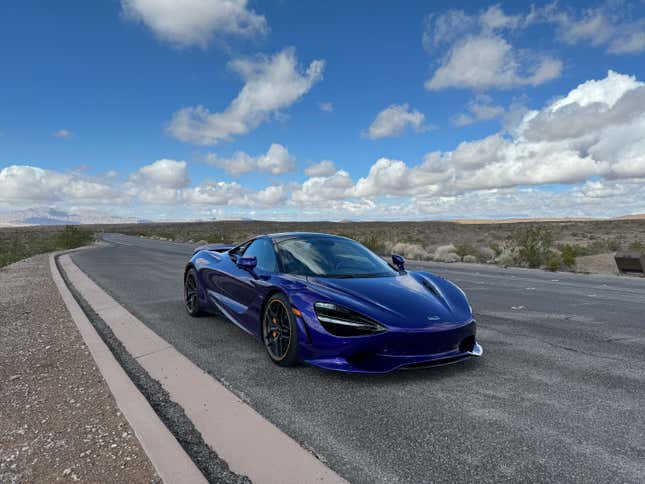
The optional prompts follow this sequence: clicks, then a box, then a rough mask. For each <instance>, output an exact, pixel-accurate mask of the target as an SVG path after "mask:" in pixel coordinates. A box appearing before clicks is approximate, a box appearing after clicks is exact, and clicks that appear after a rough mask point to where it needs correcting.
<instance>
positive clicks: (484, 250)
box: [477, 247, 497, 262]
mask: <svg viewBox="0 0 645 484" xmlns="http://www.w3.org/2000/svg"><path fill="white" fill-rule="evenodd" d="M477 252H479V258H480V259H481V260H482V261H484V262H490V261H492V260H493V259H494V258H495V256H496V255H497V254H496V252H495V251H494V250H493V249H492V248H490V247H479V248H478V249H477Z"/></svg>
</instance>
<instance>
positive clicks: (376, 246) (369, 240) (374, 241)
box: [359, 234, 386, 255]
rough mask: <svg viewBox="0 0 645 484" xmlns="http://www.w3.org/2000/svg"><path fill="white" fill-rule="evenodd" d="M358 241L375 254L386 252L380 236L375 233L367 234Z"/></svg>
mask: <svg viewBox="0 0 645 484" xmlns="http://www.w3.org/2000/svg"><path fill="white" fill-rule="evenodd" d="M359 242H360V243H361V244H363V245H364V246H365V247H367V248H368V249H369V250H371V251H372V252H374V253H375V254H379V255H384V254H385V253H386V250H385V244H384V243H383V239H382V237H379V236H378V235H376V234H369V235H368V236H367V237H364V238H361V239H359Z"/></svg>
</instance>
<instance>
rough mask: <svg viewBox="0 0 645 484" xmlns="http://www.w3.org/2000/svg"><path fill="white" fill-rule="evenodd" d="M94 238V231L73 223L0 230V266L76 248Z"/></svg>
mask: <svg viewBox="0 0 645 484" xmlns="http://www.w3.org/2000/svg"><path fill="white" fill-rule="evenodd" d="M92 238H93V232H92V231H90V230H87V229H85V228H81V227H76V226H71V225H70V226H66V227H65V228H63V229H60V228H58V227H55V228H42V229H40V228H39V229H36V230H34V229H31V228H30V229H26V230H25V229H18V230H6V231H0V267H4V266H6V265H9V264H12V263H13V262H16V261H19V260H21V259H26V258H27V257H31V256H33V255H36V254H42V253H43V252H52V251H55V250H63V249H74V248H76V247H80V246H82V245H86V244H88V243H90V242H91V241H92Z"/></svg>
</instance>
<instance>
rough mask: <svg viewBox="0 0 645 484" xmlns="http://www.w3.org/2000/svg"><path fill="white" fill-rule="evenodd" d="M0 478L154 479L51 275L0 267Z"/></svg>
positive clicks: (32, 268) (25, 266)
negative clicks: (0, 343) (0, 344)
mask: <svg viewBox="0 0 645 484" xmlns="http://www.w3.org/2000/svg"><path fill="white" fill-rule="evenodd" d="M0 341H1V342H2V347H1V348H2V349H1V350H0V482H53V481H66V480H69V481H76V480H82V481H91V482H109V481H113V482H114V481H120V482H160V480H159V478H158V477H157V475H156V474H155V471H154V468H153V467H152V464H151V463H150V461H149V460H148V458H147V456H146V454H145V452H144V451H143V449H142V448H141V446H140V444H139V442H138V440H137V438H136V436H135V435H134V433H133V431H132V429H131V428H130V426H129V424H128V422H127V421H126V420H125V418H124V416H123V415H122V414H121V413H120V412H119V409H118V407H117V405H116V403H115V401H114V399H113V397H112V394H111V393H110V391H109V389H108V387H107V384H106V383H105V381H104V380H103V378H102V376H101V374H100V372H99V370H98V369H97V368H96V366H95V364H94V360H93V359H92V356H91V355H90V353H89V351H88V349H87V347H86V346H85V343H84V342H83V339H82V337H81V335H80V333H79V332H78V330H77V328H76V326H75V324H74V322H73V321H72V319H71V317H70V315H69V313H68V312H67V309H66V308H65V305H64V303H63V301H62V299H61V298H60V295H59V293H58V291H57V289H56V286H55V285H54V282H53V281H52V279H51V275H50V272H49V264H48V255H46V254H43V255H38V256H35V257H32V258H30V259H26V260H24V261H20V262H17V263H15V264H12V265H10V266H7V267H5V268H3V269H1V270H0Z"/></svg>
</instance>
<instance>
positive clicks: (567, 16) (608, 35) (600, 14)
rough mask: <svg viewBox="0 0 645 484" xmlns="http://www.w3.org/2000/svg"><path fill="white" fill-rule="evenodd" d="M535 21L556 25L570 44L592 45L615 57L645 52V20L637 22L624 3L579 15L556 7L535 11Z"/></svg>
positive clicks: (559, 34) (602, 6) (604, 6)
mask: <svg viewBox="0 0 645 484" xmlns="http://www.w3.org/2000/svg"><path fill="white" fill-rule="evenodd" d="M533 17H534V19H535V20H536V21H543V22H547V23H549V24H552V25H554V26H555V27H556V32H557V35H558V37H559V38H560V39H561V40H562V41H563V42H565V43H567V44H579V43H588V44H590V45H592V46H594V47H605V48H606V50H607V51H608V52H610V53H613V54H633V53H638V52H642V51H644V50H645V18H633V17H632V15H631V14H630V9H629V5H628V4H624V3H623V2H606V3H604V4H601V5H600V6H597V7H592V8H586V9H582V10H578V11H577V10H575V9H573V8H567V7H562V6H560V5H557V4H555V3H552V4H549V5H546V6H545V7H543V8H541V9H536V10H534V12H533Z"/></svg>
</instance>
